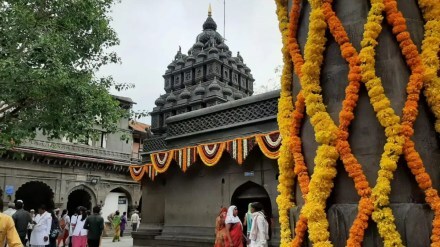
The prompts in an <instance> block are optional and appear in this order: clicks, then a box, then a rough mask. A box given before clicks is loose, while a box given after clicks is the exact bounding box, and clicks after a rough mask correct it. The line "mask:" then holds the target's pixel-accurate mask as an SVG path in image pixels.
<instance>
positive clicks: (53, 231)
mask: <svg viewBox="0 0 440 247" xmlns="http://www.w3.org/2000/svg"><path fill="white" fill-rule="evenodd" d="M50 215H51V217H52V224H51V226H50V234H49V245H47V247H57V238H58V236H59V235H60V233H61V228H60V221H59V220H58V217H57V215H56V213H55V212H54V211H51V212H50Z"/></svg>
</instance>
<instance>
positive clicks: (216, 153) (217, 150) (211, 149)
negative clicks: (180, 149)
mask: <svg viewBox="0 0 440 247" xmlns="http://www.w3.org/2000/svg"><path fill="white" fill-rule="evenodd" d="M225 147H226V143H224V142H218V143H211V144H200V145H198V146H197V152H198V153H199V157H200V159H201V160H202V161H203V163H204V164H205V165H207V166H215V165H217V163H218V162H219V161H220V159H221V157H222V155H223V151H225Z"/></svg>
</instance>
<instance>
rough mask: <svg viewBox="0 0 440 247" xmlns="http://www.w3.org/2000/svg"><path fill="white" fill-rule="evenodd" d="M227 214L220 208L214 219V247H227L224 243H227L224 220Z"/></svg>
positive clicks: (226, 210) (225, 209)
mask: <svg viewBox="0 0 440 247" xmlns="http://www.w3.org/2000/svg"><path fill="white" fill-rule="evenodd" d="M227 212H228V209H227V208H222V209H221V210H220V213H219V214H218V216H217V218H216V219H215V244H214V247H229V245H226V243H225V241H227V235H226V226H225V218H226V213H227ZM228 243H229V242H228Z"/></svg>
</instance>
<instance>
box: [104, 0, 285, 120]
mask: <svg viewBox="0 0 440 247" xmlns="http://www.w3.org/2000/svg"><path fill="white" fill-rule="evenodd" d="M209 3H211V5H212V17H213V18H214V20H215V21H216V23H217V31H218V32H219V33H220V34H222V35H223V27H224V25H223V0H160V1H159V0H122V2H121V3H118V4H116V5H115V6H114V7H113V10H112V14H111V16H112V18H113V22H112V23H111V25H112V27H113V28H114V29H115V30H116V32H117V34H118V37H119V39H120V41H121V43H120V45H119V46H117V47H115V48H114V50H115V51H116V52H117V53H118V55H119V56H120V57H121V59H122V64H120V65H119V64H118V65H110V66H107V67H105V68H103V69H101V72H100V74H102V75H112V76H113V77H114V78H115V80H116V81H117V82H128V83H133V84H135V86H136V87H135V88H134V89H130V90H127V91H123V92H112V93H115V94H118V95H122V96H127V97H130V98H132V99H133V100H134V101H135V102H136V103H137V105H135V107H134V108H135V110H147V111H150V110H152V109H153V107H154V106H155V105H154V101H155V100H156V98H157V97H159V95H160V94H163V93H164V92H165V91H164V89H163V87H164V80H163V78H162V75H163V74H164V73H165V70H166V68H167V65H168V64H169V63H170V62H171V60H172V59H173V58H174V55H175V54H176V52H177V50H178V47H179V45H180V46H182V51H183V52H185V53H187V51H188V49H189V48H191V46H192V45H193V44H194V43H195V39H196V36H197V35H198V34H199V33H200V32H201V31H202V24H203V22H204V21H205V20H206V17H207V12H208V5H209ZM226 44H227V45H228V46H229V49H230V50H231V51H232V53H233V55H234V56H235V55H236V53H237V51H239V52H240V55H241V56H242V57H243V59H244V63H246V64H247V66H249V68H250V69H251V70H252V74H253V76H254V78H255V86H254V88H255V89H258V88H259V87H260V86H261V85H263V84H268V83H270V81H273V80H274V78H275V73H274V69H275V68H276V67H277V66H279V65H281V64H282V57H281V36H280V34H279V31H278V24H277V17H276V13H275V1H271V0H226ZM142 122H146V123H148V124H150V118H145V119H142Z"/></svg>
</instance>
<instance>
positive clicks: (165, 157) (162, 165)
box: [150, 150, 174, 173]
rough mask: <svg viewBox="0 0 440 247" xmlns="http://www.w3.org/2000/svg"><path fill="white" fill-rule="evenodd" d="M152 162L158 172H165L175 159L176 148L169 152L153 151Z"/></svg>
mask: <svg viewBox="0 0 440 247" xmlns="http://www.w3.org/2000/svg"><path fill="white" fill-rule="evenodd" d="M150 158H151V163H152V164H153V167H154V169H155V170H156V171H157V172H158V173H164V172H166V171H167V170H168V167H170V164H171V161H172V160H173V159H174V150H170V151H167V152H159V153H152V154H151V155H150Z"/></svg>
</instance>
